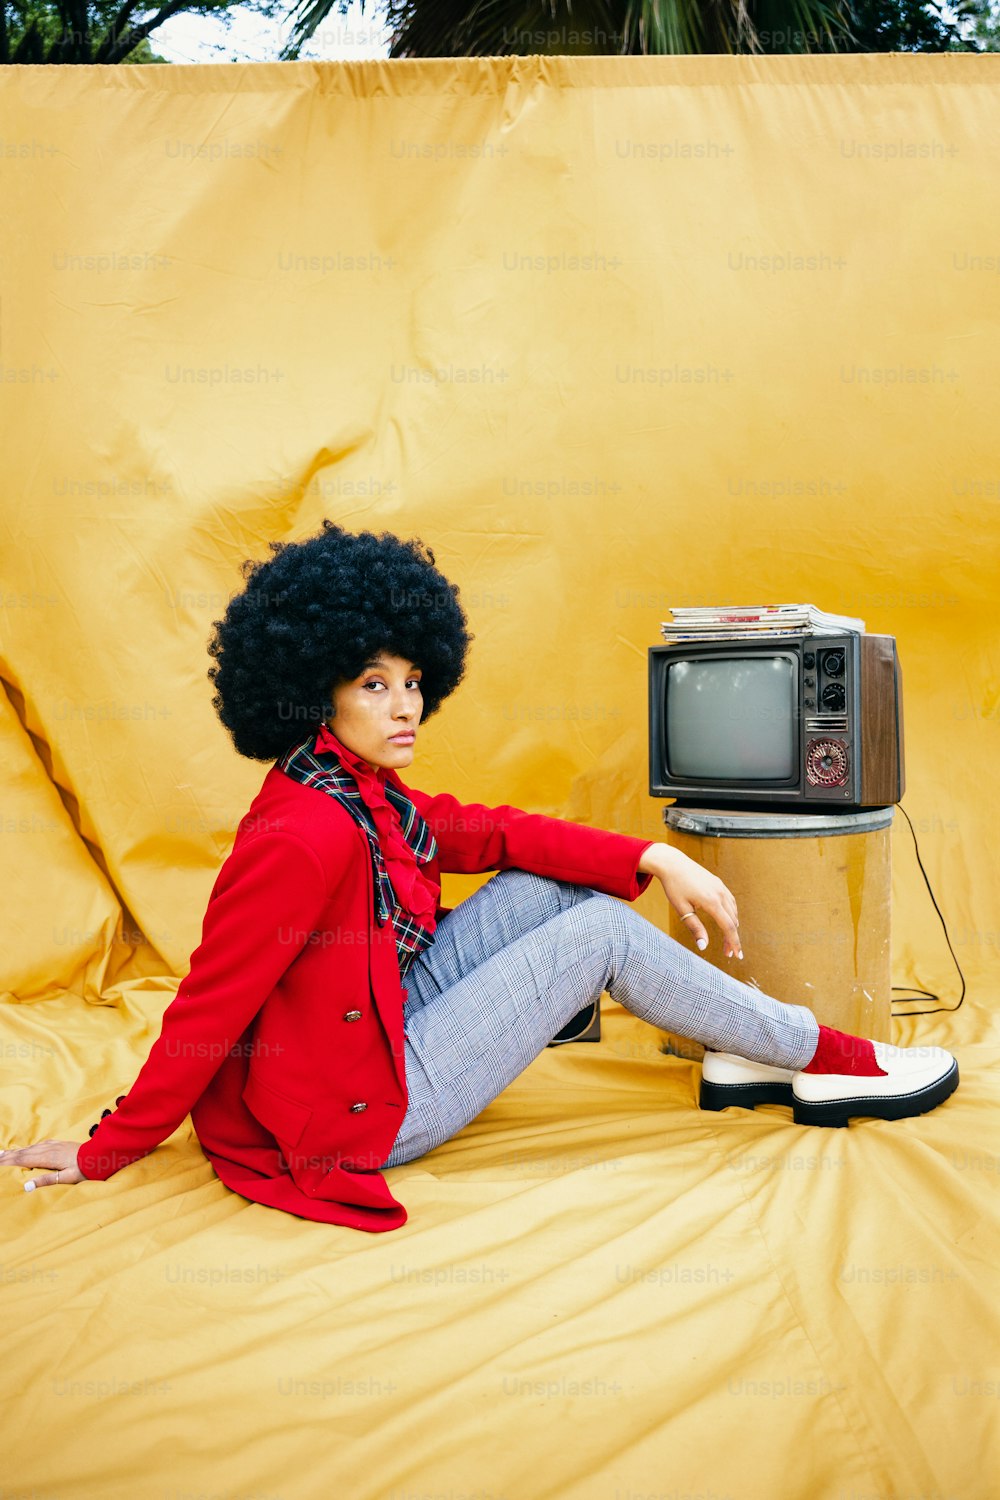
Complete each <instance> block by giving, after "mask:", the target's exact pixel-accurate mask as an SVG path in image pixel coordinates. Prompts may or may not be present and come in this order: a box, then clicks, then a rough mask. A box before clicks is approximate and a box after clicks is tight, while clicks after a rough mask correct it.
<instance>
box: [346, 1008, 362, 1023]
mask: <svg viewBox="0 0 1000 1500" xmlns="http://www.w3.org/2000/svg"><path fill="white" fill-rule="evenodd" d="M344 1020H345V1021H360V1020H361V1012H360V1011H359V1010H345V1011H344Z"/></svg>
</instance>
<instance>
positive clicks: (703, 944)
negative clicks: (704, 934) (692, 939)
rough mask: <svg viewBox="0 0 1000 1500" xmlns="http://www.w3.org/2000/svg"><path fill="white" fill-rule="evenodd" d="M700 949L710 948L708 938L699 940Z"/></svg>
mask: <svg viewBox="0 0 1000 1500" xmlns="http://www.w3.org/2000/svg"><path fill="white" fill-rule="evenodd" d="M698 947H699V948H707V947H708V938H699V939H698Z"/></svg>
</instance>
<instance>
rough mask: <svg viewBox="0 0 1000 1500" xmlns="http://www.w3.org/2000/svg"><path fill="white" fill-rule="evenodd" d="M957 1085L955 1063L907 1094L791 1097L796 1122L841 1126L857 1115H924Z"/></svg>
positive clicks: (889, 1117)
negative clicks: (814, 1097) (828, 1097)
mask: <svg viewBox="0 0 1000 1500" xmlns="http://www.w3.org/2000/svg"><path fill="white" fill-rule="evenodd" d="M957 1088H958V1063H957V1062H956V1063H953V1064H952V1066H951V1067H950V1068H949V1069H948V1072H947V1073H945V1075H944V1077H943V1078H938V1079H937V1080H936V1081H935V1082H934V1083H931V1084H928V1085H927V1087H926V1088H923V1089H915V1090H914V1091H913V1092H912V1093H909V1094H860V1095H855V1096H854V1097H853V1098H844V1099H825V1100H822V1101H819V1100H810V1099H796V1098H795V1097H794V1095H793V1097H792V1118H793V1119H794V1121H795V1123H796V1125H828V1126H833V1127H837V1126H842V1125H847V1124H848V1123H849V1121H850V1120H851V1119H853V1118H855V1117H857V1116H864V1117H865V1118H866V1119H875V1120H906V1119H909V1118H910V1116H911V1115H925V1114H927V1112H928V1110H931V1109H935V1108H936V1107H937V1105H939V1104H942V1103H943V1102H944V1100H945V1099H947V1098H948V1097H949V1096H950V1095H951V1094H953V1093H954V1092H955V1090H956V1089H957Z"/></svg>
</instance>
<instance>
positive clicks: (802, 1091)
mask: <svg viewBox="0 0 1000 1500" xmlns="http://www.w3.org/2000/svg"><path fill="white" fill-rule="evenodd" d="M873 1045H874V1048H875V1061H876V1062H877V1063H878V1065H879V1067H880V1068H884V1069H885V1076H884V1077H883V1076H882V1075H881V1074H876V1075H875V1076H874V1077H868V1078H865V1077H856V1076H855V1075H854V1074H851V1073H795V1074H794V1075H793V1077H792V1115H793V1118H794V1120H795V1122H796V1124H798V1125H846V1124H847V1123H848V1121H849V1120H850V1119H852V1118H853V1117H856V1116H862V1115H864V1116H869V1117H874V1118H875V1119H878V1120H905V1119H907V1118H908V1117H909V1116H910V1115H923V1114H926V1113H927V1111H928V1110H930V1109H934V1108H936V1106H937V1105H939V1104H941V1103H943V1101H944V1100H945V1099H947V1098H948V1096H949V1095H950V1094H953V1093H954V1092H955V1090H956V1089H957V1088H958V1063H957V1062H956V1060H955V1058H954V1057H952V1055H951V1053H950V1052H946V1051H945V1050H944V1048H943V1047H894V1046H892V1045H891V1044H890V1043H889V1042H875V1043H874V1044H873Z"/></svg>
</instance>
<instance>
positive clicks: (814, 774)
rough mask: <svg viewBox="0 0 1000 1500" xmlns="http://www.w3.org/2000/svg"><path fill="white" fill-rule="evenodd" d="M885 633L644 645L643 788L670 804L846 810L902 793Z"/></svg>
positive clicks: (895, 683) (892, 660) (898, 696)
mask: <svg viewBox="0 0 1000 1500" xmlns="http://www.w3.org/2000/svg"><path fill="white" fill-rule="evenodd" d="M903 789H904V769H903V692H902V677H901V673H900V667H899V658H898V656H897V653H896V641H895V637H893V636H891V635H869V634H854V633H851V632H845V633H844V634H842V635H841V634H838V635H804V634H792V633H790V634H788V635H780V636H777V635H774V636H768V637H766V638H762V637H761V636H757V637H756V638H755V637H746V636H740V637H734V638H733V639H731V640H706V641H677V642H670V643H668V644H665V645H662V646H651V647H650V648H649V793H650V796H652V797H671V798H673V799H674V800H675V801H676V802H677V804H678V805H679V806H701V807H706V806H711V807H719V808H735V809H739V808H757V809H759V810H761V811H764V810H768V811H771V810H773V811H777V810H781V809H788V810H790V811H796V810H798V811H801V812H830V811H837V810H839V811H843V812H852V811H858V810H859V809H861V808H866V807H887V806H890V805H891V804H893V803H895V802H898V801H899V799H900V797H901V796H902V795H903Z"/></svg>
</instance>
